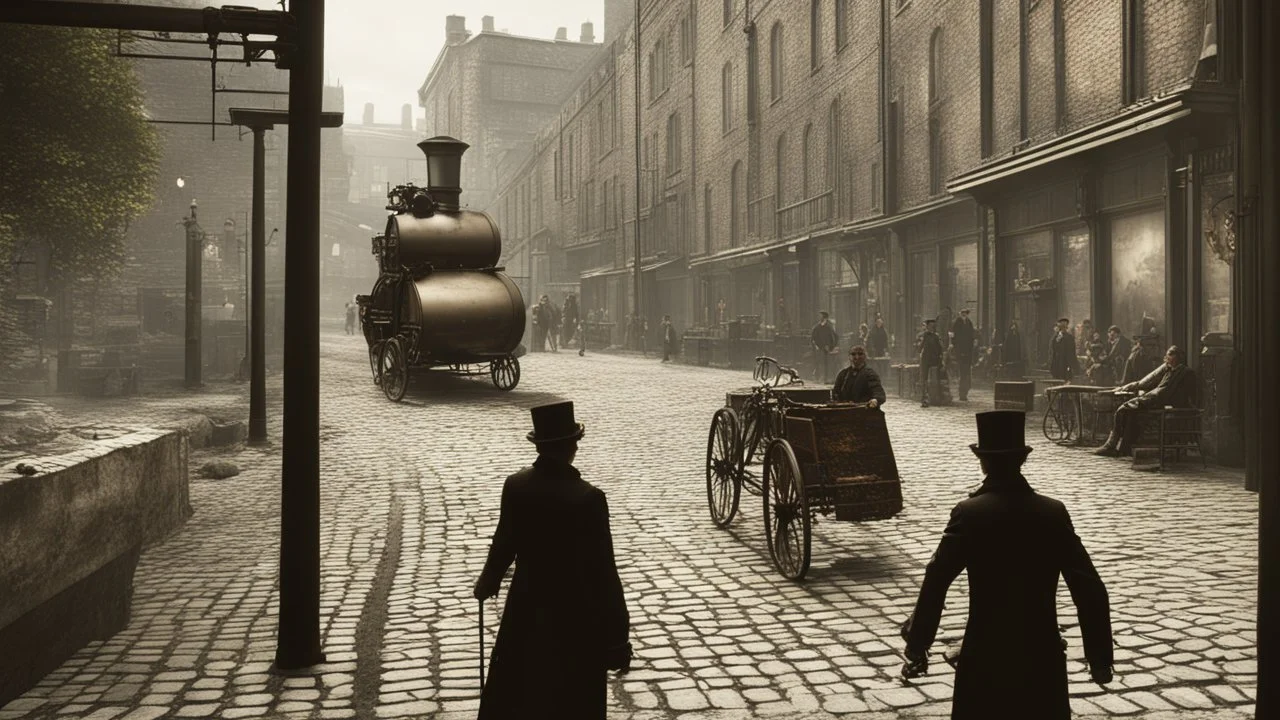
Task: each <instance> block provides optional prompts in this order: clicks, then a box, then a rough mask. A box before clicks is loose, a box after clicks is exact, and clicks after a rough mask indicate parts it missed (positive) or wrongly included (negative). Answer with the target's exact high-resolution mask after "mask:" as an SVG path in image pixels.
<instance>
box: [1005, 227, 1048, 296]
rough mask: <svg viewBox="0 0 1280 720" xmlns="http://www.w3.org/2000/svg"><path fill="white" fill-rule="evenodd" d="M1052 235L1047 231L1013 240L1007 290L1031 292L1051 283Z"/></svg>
mask: <svg viewBox="0 0 1280 720" xmlns="http://www.w3.org/2000/svg"><path fill="white" fill-rule="evenodd" d="M1052 238H1053V235H1052V234H1051V233H1050V232H1049V231H1047V230H1046V231H1044V232H1040V233H1036V234H1034V235H1023V236H1021V237H1016V238H1013V240H1012V242H1011V243H1010V250H1011V251H1012V252H1011V254H1010V257H1011V259H1012V262H1010V263H1009V272H1010V279H1009V284H1008V288H1009V290H1012V291H1014V292H1021V291H1024V290H1033V289H1035V288H1037V287H1045V286H1049V285H1052V283H1053V245H1052V242H1053V240H1052Z"/></svg>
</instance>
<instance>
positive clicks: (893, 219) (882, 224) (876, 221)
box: [844, 196, 969, 235]
mask: <svg viewBox="0 0 1280 720" xmlns="http://www.w3.org/2000/svg"><path fill="white" fill-rule="evenodd" d="M965 202H969V198H959V197H951V196H947V197H944V198H942V199H940V200H934V201H932V202H928V203H925V204H924V205H918V206H916V207H913V208H911V209H910V210H904V211H903V212H900V213H898V214H896V215H888V216H885V217H878V218H873V219H871V220H863V221H862V222H856V223H850V224H848V225H845V226H844V230H845V232H848V233H850V234H851V235H864V234H866V233H869V232H874V231H876V230H883V229H885V228H887V227H891V226H893V225H897V224H899V223H904V222H906V221H908V220H911V219H913V218H917V217H920V216H921V215H927V214H929V213H931V212H933V211H934V210H942V209H943V208H949V207H951V206H952V205H959V204H960V203H965Z"/></svg>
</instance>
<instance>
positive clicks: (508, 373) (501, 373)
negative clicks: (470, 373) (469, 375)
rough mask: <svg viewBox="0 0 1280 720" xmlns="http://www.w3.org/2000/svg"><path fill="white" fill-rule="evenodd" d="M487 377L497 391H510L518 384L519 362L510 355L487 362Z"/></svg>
mask: <svg viewBox="0 0 1280 720" xmlns="http://www.w3.org/2000/svg"><path fill="white" fill-rule="evenodd" d="M489 376H490V377H491V378H493V386H494V387H496V388H498V389H499V390H511V389H513V388H515V386H516V384H517V383H519V382H520V361H519V360H517V359H515V358H513V357H511V356H510V355H508V356H506V357H504V358H502V359H500V360H491V361H490V362H489Z"/></svg>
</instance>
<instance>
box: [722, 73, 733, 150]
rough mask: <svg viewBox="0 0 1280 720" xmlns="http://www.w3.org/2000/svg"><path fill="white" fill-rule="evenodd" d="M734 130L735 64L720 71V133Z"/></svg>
mask: <svg viewBox="0 0 1280 720" xmlns="http://www.w3.org/2000/svg"><path fill="white" fill-rule="evenodd" d="M732 129H733V64H732V63H725V64H724V67H723V68H722V69H721V70H720V132H725V133H727V132H729V131H730V130H732Z"/></svg>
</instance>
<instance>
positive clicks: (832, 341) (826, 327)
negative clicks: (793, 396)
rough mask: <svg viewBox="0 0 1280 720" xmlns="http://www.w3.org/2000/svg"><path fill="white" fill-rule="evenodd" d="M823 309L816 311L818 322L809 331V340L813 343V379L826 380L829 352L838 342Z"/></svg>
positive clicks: (829, 361)
mask: <svg viewBox="0 0 1280 720" xmlns="http://www.w3.org/2000/svg"><path fill="white" fill-rule="evenodd" d="M829 317H830V316H829V315H827V312H826V311H825V310H822V311H819V312H818V324H817V325H814V326H813V330H812V331H810V332H809V341H810V343H812V345H813V361H814V362H813V364H814V376H815V377H814V379H815V380H817V381H819V382H824V383H825V382H827V378H828V376H829V375H830V371H829V368H830V363H831V352H832V351H833V350H835V349H836V346H838V345H839V344H840V337H839V336H838V335H836V329H835V326H833V325H832V324H831V322H830V320H829V319H828V318H829Z"/></svg>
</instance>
